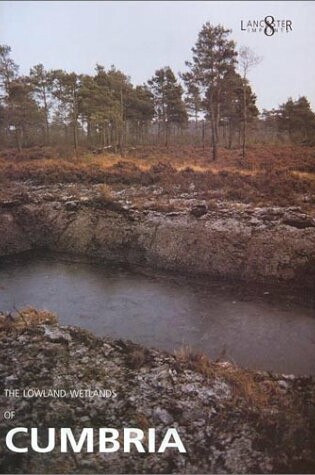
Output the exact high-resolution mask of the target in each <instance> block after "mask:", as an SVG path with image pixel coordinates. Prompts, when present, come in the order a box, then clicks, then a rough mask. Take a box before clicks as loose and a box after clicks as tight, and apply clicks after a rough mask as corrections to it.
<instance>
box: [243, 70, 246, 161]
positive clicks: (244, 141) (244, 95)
mask: <svg viewBox="0 0 315 475" xmlns="http://www.w3.org/2000/svg"><path fill="white" fill-rule="evenodd" d="M243 81H244V82H243V108H244V111H243V134H242V162H243V164H244V163H245V156H246V133H247V111H246V108H247V100H246V83H245V78H244V80H243Z"/></svg>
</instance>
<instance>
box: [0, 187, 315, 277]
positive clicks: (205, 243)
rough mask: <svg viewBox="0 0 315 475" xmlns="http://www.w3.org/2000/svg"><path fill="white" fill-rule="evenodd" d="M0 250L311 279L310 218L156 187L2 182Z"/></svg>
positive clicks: (313, 227) (313, 245)
mask: <svg viewBox="0 0 315 475" xmlns="http://www.w3.org/2000/svg"><path fill="white" fill-rule="evenodd" d="M0 233H1V241H0V255H7V254H14V253H17V252H21V251H25V250H31V249H36V248H47V249H50V250H52V251H58V252H67V253H70V254H76V255H85V256H89V257H94V258H97V259H101V260H106V261H111V262H116V263H122V264H130V265H142V266H147V267H151V268H153V269H164V270H168V271H175V272H189V273H190V274H206V275H214V276H220V277H226V278H233V279H241V280H247V281H255V282H270V281H272V282H280V281H286V282H292V283H295V284H297V283H300V284H302V285H307V286H312V285H313V283H314V269H315V265H314V263H315V220H314V218H313V216H312V214H310V213H307V212H305V210H302V209H301V208H299V207H275V206H274V207H257V206H254V205H250V204H244V203H236V202H229V201H220V200H216V201H215V202H213V203H212V202H206V201H203V200H201V199H199V198H198V196H197V197H196V195H195V193H194V192H193V191H191V192H189V193H183V194H180V193H178V194H176V195H174V196H173V197H170V196H169V195H164V194H163V189H161V188H159V187H158V186H151V187H132V186H131V187H127V188H126V187H125V188H124V187H118V188H117V187H116V188H115V190H112V189H110V188H109V187H108V186H107V185H89V186H83V185H73V184H72V185H65V184H62V185H61V184H60V185H50V186H27V185H25V184H24V185H21V184H18V185H14V184H13V185H12V184H11V185H10V188H8V189H7V190H6V191H5V194H4V195H3V196H2V197H1V196H0Z"/></svg>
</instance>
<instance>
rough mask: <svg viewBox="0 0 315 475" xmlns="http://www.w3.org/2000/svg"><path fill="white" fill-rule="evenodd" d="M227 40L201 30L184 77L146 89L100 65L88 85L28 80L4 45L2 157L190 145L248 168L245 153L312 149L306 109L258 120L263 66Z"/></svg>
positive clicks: (78, 77) (165, 71)
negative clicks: (49, 150)
mask: <svg viewBox="0 0 315 475" xmlns="http://www.w3.org/2000/svg"><path fill="white" fill-rule="evenodd" d="M230 34H231V31H230V30H228V29H226V28H224V27H223V26H221V25H218V26H213V25H211V24H209V23H206V24H204V25H203V27H202V29H201V31H200V33H199V35H198V39H197V41H196V44H195V45H194V46H193V48H192V57H191V59H190V60H187V62H186V66H185V69H184V71H183V72H180V73H178V74H176V73H175V72H174V71H173V70H172V68H171V67H170V66H164V67H161V68H159V69H157V70H156V71H155V72H154V73H153V75H152V77H151V78H148V80H147V82H146V83H145V84H142V85H135V84H132V82H131V80H130V78H129V77H128V74H127V73H125V72H123V71H120V70H118V69H116V68H115V66H113V65H112V66H110V67H109V68H108V67H105V66H103V65H100V64H97V65H96V66H95V71H94V74H92V75H90V74H77V73H75V72H67V71H64V70H61V69H58V70H47V69H46V68H45V66H44V65H43V64H37V65H35V66H34V67H32V68H31V69H30V71H29V74H28V75H21V74H19V66H18V65H17V64H16V63H15V61H14V59H13V53H12V51H11V47H10V46H8V45H0V143H1V148H2V149H6V148H16V149H18V150H19V151H21V150H22V149H24V148H30V147H35V146H40V147H44V146H53V147H54V146H58V147H59V148H62V149H63V150H64V153H66V152H65V151H67V150H68V151H69V150H71V151H72V153H74V154H75V155H77V154H78V153H79V152H78V151H79V148H80V147H82V148H83V149H88V150H90V151H93V152H94V153H103V152H104V151H112V152H119V153H120V154H121V155H124V154H125V153H126V151H127V152H128V151H129V150H130V149H131V150H132V149H133V148H134V147H138V146H147V145H150V146H163V147H166V148H167V147H169V146H182V145H192V146H200V147H203V148H205V147H206V148H207V149H209V159H212V160H216V158H217V155H218V147H224V148H227V149H239V150H240V151H241V156H242V158H243V160H244V159H245V154H246V147H247V145H248V144H249V145H250V144H253V145H256V144H268V145H288V144H289V145H290V144H295V145H302V146H314V145H315V114H314V112H313V111H312V110H311V107H310V103H309V101H308V99H307V98H306V97H305V96H303V95H301V96H300V97H299V98H294V99H293V98H288V100H287V101H286V102H285V103H283V104H280V105H275V108H273V109H272V110H263V111H259V110H258V108H257V105H256V101H257V96H256V95H255V92H254V90H253V88H252V85H251V84H250V82H249V79H248V75H249V73H250V71H251V70H252V68H254V67H255V66H256V65H257V64H258V63H259V62H260V61H263V58H259V57H258V56H256V55H255V53H254V52H253V51H252V50H251V49H250V48H249V47H241V48H239V50H237V48H236V44H235V42H234V41H233V40H231V39H230ZM301 92H302V91H301ZM210 152H211V153H210Z"/></svg>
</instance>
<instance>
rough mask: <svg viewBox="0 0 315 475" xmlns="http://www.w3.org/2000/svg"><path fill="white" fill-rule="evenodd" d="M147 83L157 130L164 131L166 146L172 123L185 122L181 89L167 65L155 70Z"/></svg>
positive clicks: (182, 123)
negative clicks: (150, 93) (152, 102)
mask: <svg viewBox="0 0 315 475" xmlns="http://www.w3.org/2000/svg"><path fill="white" fill-rule="evenodd" d="M148 84H149V86H150V90H151V92H152V95H153V98H154V106H155V117H156V121H157V123H158V127H159V131H161V129H162V131H163V132H164V145H165V146H166V147H167V146H168V145H169V138H170V133H171V127H172V125H178V126H183V125H184V124H185V123H186V122H187V112H186V107H185V103H184V101H183V99H182V96H183V89H182V87H181V85H180V84H178V82H177V79H176V77H175V74H174V73H173V71H172V70H171V68H170V67H169V66H166V67H164V68H162V69H158V70H157V71H155V75H154V76H153V77H152V78H151V79H150V80H149V81H148Z"/></svg>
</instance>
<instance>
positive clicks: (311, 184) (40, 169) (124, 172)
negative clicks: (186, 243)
mask: <svg viewBox="0 0 315 475" xmlns="http://www.w3.org/2000/svg"><path fill="white" fill-rule="evenodd" d="M0 177H1V178H2V180H8V181H11V180H14V181H31V183H33V184H38V185H45V184H54V183H86V184H88V183H91V184H93V183H94V184H95V183H104V184H108V185H117V186H119V187H121V186H123V187H125V186H145V187H147V186H150V185H159V186H161V187H162V189H163V194H164V195H166V196H176V195H178V194H182V193H191V192H192V191H193V192H194V196H195V197H197V198H202V199H205V200H207V201H209V202H213V200H217V199H225V200H231V201H240V202H244V203H253V204H256V205H257V204H259V205H266V204H267V205H279V206H288V205H299V206H303V207H310V206H312V204H314V195H315V179H314V177H315V150H314V149H313V148H311V147H293V146H285V147H278V148H275V147H261V146H259V147H255V148H252V149H250V150H248V154H247V163H246V167H243V166H241V165H240V152H239V151H238V150H227V149H222V150H221V151H220V158H219V159H218V160H217V162H215V164H213V163H212V162H210V161H209V157H208V152H206V151H204V150H203V149H202V148H193V147H180V148H179V147H176V148H172V147H170V148H168V149H165V148H163V149H162V148H153V147H142V148H141V149H140V148H139V149H138V150H135V151H134V152H133V155H132V156H129V157H128V158H125V159H122V158H121V157H120V156H118V155H115V154H104V155H101V156H97V157H95V156H93V155H90V154H88V153H86V154H82V155H81V156H80V157H79V158H74V157H71V158H67V159H65V158H61V157H60V155H59V156H58V153H57V152H56V154H55V158H53V150H52V149H51V148H41V149H40V148H35V149H28V150H24V151H23V152H14V151H13V150H7V151H4V152H2V153H1V155H0ZM160 205H161V206H160ZM160 205H159V204H158V207H160V208H161V209H164V207H165V205H163V204H160ZM166 207H167V209H171V210H172V209H173V207H172V206H169V205H167V206H166Z"/></svg>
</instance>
